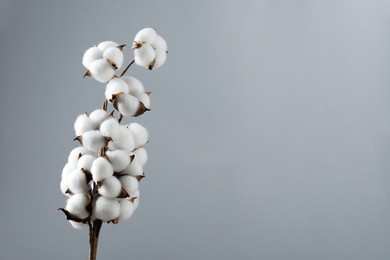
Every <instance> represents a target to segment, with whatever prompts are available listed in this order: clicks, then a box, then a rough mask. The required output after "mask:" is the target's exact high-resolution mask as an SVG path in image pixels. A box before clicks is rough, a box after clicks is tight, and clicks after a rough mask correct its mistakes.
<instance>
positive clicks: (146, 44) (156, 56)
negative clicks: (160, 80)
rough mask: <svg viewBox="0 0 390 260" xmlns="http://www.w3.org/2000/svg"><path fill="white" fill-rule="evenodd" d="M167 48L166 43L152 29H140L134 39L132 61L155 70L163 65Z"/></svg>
mask: <svg viewBox="0 0 390 260" xmlns="http://www.w3.org/2000/svg"><path fill="white" fill-rule="evenodd" d="M167 48H168V47H167V42H166V41H165V40H164V38H162V37H161V36H160V35H158V34H157V33H156V31H155V30H154V29H152V28H145V29H142V30H141V31H139V32H138V33H137V34H136V36H135V38H134V44H133V49H134V61H135V63H136V64H137V65H139V66H142V67H145V68H147V69H150V70H152V69H157V68H159V67H161V66H162V65H163V64H164V63H165V60H166V54H167Z"/></svg>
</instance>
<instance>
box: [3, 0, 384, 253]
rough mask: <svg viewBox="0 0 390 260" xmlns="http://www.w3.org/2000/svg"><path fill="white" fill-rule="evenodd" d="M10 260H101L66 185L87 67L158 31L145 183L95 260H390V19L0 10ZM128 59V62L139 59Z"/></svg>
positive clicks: (131, 7)
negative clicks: (73, 220)
mask: <svg viewBox="0 0 390 260" xmlns="http://www.w3.org/2000/svg"><path fill="white" fill-rule="evenodd" d="M0 3H1V5H0V33H1V34H0V37H1V38H0V40H1V44H0V47H1V48H0V68H1V70H0V80H1V83H0V84H1V92H0V94H1V96H0V116H1V118H0V119H1V121H0V155H1V156H0V165H1V175H0V239H1V241H0V259H2V260H12V259H18V260H19V259H48V260H52V259H57V260H60V259H66V260H68V259H87V253H88V252H87V251H88V234H87V233H88V232H87V230H83V231H77V230H74V229H72V228H71V227H70V225H69V224H68V223H67V221H66V220H65V218H64V216H63V215H62V213H60V212H57V211H56V209H57V208H59V207H62V206H64V205H65V201H66V199H65V196H63V195H62V194H61V193H60V190H59V183H60V176H61V170H62V167H63V165H64V164H65V162H66V158H67V156H68V153H69V151H70V150H71V149H72V148H73V147H74V146H75V143H73V142H72V138H73V129H72V127H73V122H74V119H75V118H76V116H77V115H78V114H79V113H81V112H82V111H83V110H84V109H85V110H87V111H91V110H93V109H95V108H97V107H99V106H100V105H101V100H102V97H103V92H104V86H103V85H101V84H99V83H97V82H96V81H94V80H90V79H82V75H83V73H84V69H83V67H82V65H81V57H82V55H83V52H84V51H85V50H86V49H87V48H88V47H89V46H91V45H92V44H94V43H98V42H100V41H103V40H114V41H117V42H120V43H127V44H128V45H130V44H131V42H132V39H133V37H134V35H135V33H136V32H137V31H138V30H139V29H141V28H143V27H149V26H151V27H155V28H157V30H158V32H159V33H160V34H161V35H163V37H165V38H166V40H167V41H168V44H169V51H170V52H169V56H168V61H167V63H166V64H165V65H164V66H163V67H162V68H160V69H158V70H156V71H153V72H149V71H146V70H143V69H142V68H139V67H133V68H131V70H130V75H132V76H135V77H137V78H139V79H140V80H141V81H142V82H143V83H144V85H145V86H146V88H147V89H148V90H151V91H153V94H152V96H151V97H152V111H151V112H150V113H147V114H146V115H145V116H143V117H142V118H139V119H136V121H138V122H141V123H142V124H144V125H145V126H146V127H147V128H148V129H149V131H150V135H151V142H150V144H149V145H148V147H147V149H148V151H149V155H150V160H149V162H148V164H147V166H146V169H145V171H146V174H147V178H145V179H144V181H143V182H142V183H141V196H142V197H141V204H140V207H139V208H138V210H137V211H136V213H135V215H134V216H133V218H132V219H131V220H129V221H127V222H124V223H121V224H119V225H116V226H113V225H108V226H107V225H105V226H104V227H103V229H102V236H101V241H100V248H99V254H98V258H99V259H113V260H114V259H132V260H135V259H138V260H141V259H148V260H150V259H161V260H162V259H167V260H172V259H186V260H187V259H188V260H191V259H194V260H195V259H196V260H198V259H206V260H208V259H218V260H219V259H221V260H222V259H223V260H230V259H231V260H236V259H256V260H257V259H262V260H284V259H286V260H306V259H307V260H313V259H315V260H330V259H331V260H346V259H351V260H352V259H353V260H359V259H362V260H368V259H369V260H387V259H389V258H390V247H389V244H390V208H389V202H390V177H389V176H390V89H389V83H390V76H389V75H390V73H389V71H390V59H389V58H390V2H389V1H385V0H375V1H374V0H366V1H357V0H349V1H345V0H340V1H325V0H324V1H309V0H307V1H281V0H280V1H271V0H263V1H261V0H252V1H238V0H237V1H221V0H212V1H206V0H204V1H179V0H177V1H51V0H43V1H14V0H1V1H0ZM125 53H126V57H127V59H128V60H130V59H132V54H131V52H130V51H129V48H126V52H125Z"/></svg>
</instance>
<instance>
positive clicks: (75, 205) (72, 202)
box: [65, 194, 90, 219]
mask: <svg viewBox="0 0 390 260" xmlns="http://www.w3.org/2000/svg"><path fill="white" fill-rule="evenodd" d="M89 201H90V198H89V196H88V195H87V194H75V195H73V196H72V197H70V198H69V199H68V201H67V203H66V207H65V209H66V210H67V211H68V212H69V213H71V214H72V215H74V216H76V217H78V218H80V219H85V218H87V217H88V216H89V213H88V211H87V209H86V207H87V205H88V204H89Z"/></svg>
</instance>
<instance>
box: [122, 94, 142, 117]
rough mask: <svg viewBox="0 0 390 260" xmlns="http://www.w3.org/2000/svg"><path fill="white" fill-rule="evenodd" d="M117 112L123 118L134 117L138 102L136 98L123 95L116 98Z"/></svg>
mask: <svg viewBox="0 0 390 260" xmlns="http://www.w3.org/2000/svg"><path fill="white" fill-rule="evenodd" d="M117 104H118V111H119V113H121V114H122V115H123V116H126V117H131V116H133V115H135V114H136V113H137V111H138V107H139V101H138V99H137V98H136V97H134V96H132V95H129V94H124V95H123V96H121V97H120V98H118V103H117Z"/></svg>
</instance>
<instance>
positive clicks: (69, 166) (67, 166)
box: [61, 163, 76, 179]
mask: <svg viewBox="0 0 390 260" xmlns="http://www.w3.org/2000/svg"><path fill="white" fill-rule="evenodd" d="M75 169H76V168H75V167H74V165H73V164H71V163H66V164H65V166H64V168H62V173H61V179H64V178H66V177H68V176H69V174H70V173H71V172H72V171H74V170H75Z"/></svg>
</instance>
